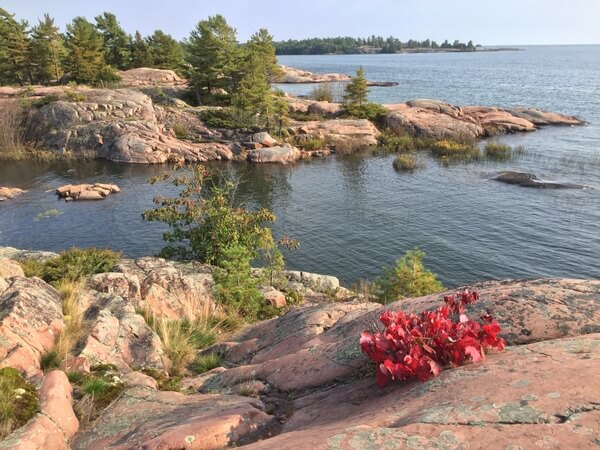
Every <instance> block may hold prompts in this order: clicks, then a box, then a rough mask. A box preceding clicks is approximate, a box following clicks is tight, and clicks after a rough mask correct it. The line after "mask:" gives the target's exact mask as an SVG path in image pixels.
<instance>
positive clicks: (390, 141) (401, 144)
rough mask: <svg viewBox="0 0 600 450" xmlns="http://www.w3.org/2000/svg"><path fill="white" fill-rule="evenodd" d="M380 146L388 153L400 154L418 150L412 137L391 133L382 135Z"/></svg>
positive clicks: (386, 132) (385, 132)
mask: <svg viewBox="0 0 600 450" xmlns="http://www.w3.org/2000/svg"><path fill="white" fill-rule="evenodd" d="M379 145H380V147H382V148H383V149H385V150H387V151H391V152H399V153H405V152H410V151H412V150H415V149H416V142H415V139H414V138H413V137H412V136H410V135H408V134H404V135H402V136H396V135H395V134H394V133H392V132H391V131H384V132H383V133H381V136H380V137H379Z"/></svg>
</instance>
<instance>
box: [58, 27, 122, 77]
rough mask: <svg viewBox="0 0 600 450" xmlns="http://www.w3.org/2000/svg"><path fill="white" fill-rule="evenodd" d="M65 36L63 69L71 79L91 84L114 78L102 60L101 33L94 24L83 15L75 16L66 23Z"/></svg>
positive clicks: (109, 68)
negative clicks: (65, 48)
mask: <svg viewBox="0 0 600 450" xmlns="http://www.w3.org/2000/svg"><path fill="white" fill-rule="evenodd" d="M65 38H66V39H65V43H66V47H67V57H66V59H65V71H66V72H68V73H69V76H70V79H71V80H73V81H76V82H78V83H91V84H96V83H98V82H101V81H112V80H114V78H115V74H114V72H112V69H111V67H109V66H107V65H106V62H105V60H104V53H103V51H102V50H103V39H102V34H100V32H99V31H98V30H97V29H96V27H94V25H92V24H91V23H90V22H88V21H87V20H86V19H85V18H83V17H75V18H74V19H73V22H71V23H70V24H68V25H67V32H66V34H65Z"/></svg>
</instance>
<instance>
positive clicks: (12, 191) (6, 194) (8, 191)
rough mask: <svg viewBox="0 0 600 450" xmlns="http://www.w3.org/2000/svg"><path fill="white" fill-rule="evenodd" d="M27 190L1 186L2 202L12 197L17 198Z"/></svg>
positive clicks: (0, 196) (0, 197) (0, 199)
mask: <svg viewBox="0 0 600 450" xmlns="http://www.w3.org/2000/svg"><path fill="white" fill-rule="evenodd" d="M25 192H27V191H24V190H23V189H19V188H9V187H2V186H0V202H3V201H4V200H10V199H11V198H15V197H17V196H19V195H22V194H24V193H25Z"/></svg>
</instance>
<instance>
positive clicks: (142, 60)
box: [131, 31, 154, 67]
mask: <svg viewBox="0 0 600 450" xmlns="http://www.w3.org/2000/svg"><path fill="white" fill-rule="evenodd" d="M153 65H154V62H153V60H152V53H151V50H150V47H149V46H148V43H147V42H146V41H145V40H144V38H142V34H141V33H140V32H139V31H136V32H135V37H134V38H133V43H132V44H131V66H132V67H153Z"/></svg>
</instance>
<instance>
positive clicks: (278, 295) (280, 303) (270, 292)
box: [261, 286, 287, 308]
mask: <svg viewBox="0 0 600 450" xmlns="http://www.w3.org/2000/svg"><path fill="white" fill-rule="evenodd" d="M261 293H262V295H263V297H264V298H265V301H266V302H267V303H268V304H269V305H271V306H274V307H275V308H285V307H286V305H287V301H286V299H285V294H284V293H283V292H281V291H278V290H277V289H275V288H274V287H272V286H268V287H264V288H262V289H261Z"/></svg>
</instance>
